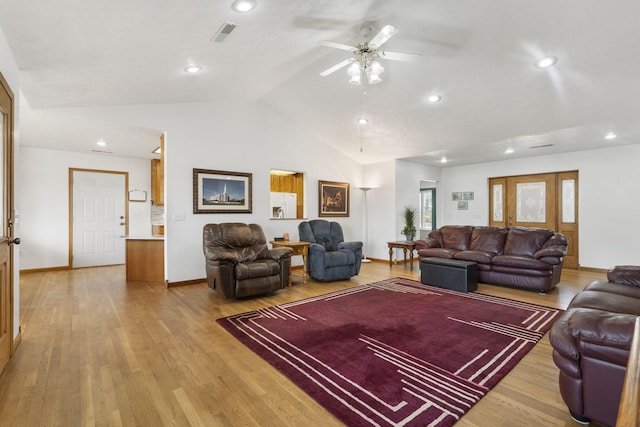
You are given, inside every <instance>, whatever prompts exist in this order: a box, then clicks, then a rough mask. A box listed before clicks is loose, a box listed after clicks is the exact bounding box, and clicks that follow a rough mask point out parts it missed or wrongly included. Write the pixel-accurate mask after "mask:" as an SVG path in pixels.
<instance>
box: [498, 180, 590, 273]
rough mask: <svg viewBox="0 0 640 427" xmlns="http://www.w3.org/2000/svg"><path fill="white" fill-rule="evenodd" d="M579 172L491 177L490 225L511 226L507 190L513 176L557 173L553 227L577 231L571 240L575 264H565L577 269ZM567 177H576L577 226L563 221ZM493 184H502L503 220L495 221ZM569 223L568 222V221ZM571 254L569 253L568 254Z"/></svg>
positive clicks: (578, 263) (561, 230)
mask: <svg viewBox="0 0 640 427" xmlns="http://www.w3.org/2000/svg"><path fill="white" fill-rule="evenodd" d="M579 172H580V171H578V170H570V171H556V172H541V173H533V174H524V175H511V176H497V177H490V178H488V180H487V185H488V186H489V218H488V219H489V225H491V226H499V227H509V225H508V221H509V220H508V218H507V215H508V209H507V191H508V182H509V180H510V179H511V178H529V177H531V178H535V177H542V176H545V175H551V174H553V175H555V189H554V191H555V199H554V200H553V203H554V208H555V209H554V213H553V215H554V217H555V218H554V227H553V229H554V230H555V231H556V232H559V233H563V232H564V230H568V229H571V231H575V236H576V237H575V238H574V239H571V240H570V244H572V245H573V247H572V248H571V249H570V251H572V252H573V253H572V254H571V256H572V257H574V258H575V263H574V264H575V265H574V264H571V265H565V266H566V267H567V268H575V269H579V268H580V255H579V250H578V248H579V242H580V237H579V229H580V224H579V222H578V221H579V220H578V217H579V215H578V212H579V209H578V208H579V205H578V204H579V194H578V188H579V177H580V176H579ZM565 178H570V179H575V189H574V191H575V194H574V197H575V201H574V204H575V212H574V214H575V227H572V226H565V225H563V224H565V223H563V222H562V214H563V209H564V207H563V205H562V188H561V186H562V182H563V180H564V179H565ZM493 185H502V196H501V203H502V206H501V208H502V209H501V215H502V221H495V220H494V218H493V213H494V204H495V203H496V200H494V194H493ZM567 224H568V223H567ZM568 255H569V254H568Z"/></svg>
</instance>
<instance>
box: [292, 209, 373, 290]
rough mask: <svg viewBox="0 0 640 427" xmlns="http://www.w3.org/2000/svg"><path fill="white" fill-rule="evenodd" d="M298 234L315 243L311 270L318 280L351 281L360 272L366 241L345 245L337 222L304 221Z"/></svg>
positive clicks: (310, 261) (311, 257)
mask: <svg viewBox="0 0 640 427" xmlns="http://www.w3.org/2000/svg"><path fill="white" fill-rule="evenodd" d="M298 233H299V234H300V240H302V241H304V242H310V243H311V244H310V245H309V258H308V261H307V268H308V269H309V275H310V276H311V277H313V278H314V279H316V280H322V281H330V280H341V279H349V278H351V277H353V276H356V275H358V273H359V272H360V263H361V262H362V242H345V241H344V236H343V234H342V227H341V226H340V224H338V223H337V222H329V221H325V220H322V219H314V220H311V221H305V222H301V223H300V224H299V225H298Z"/></svg>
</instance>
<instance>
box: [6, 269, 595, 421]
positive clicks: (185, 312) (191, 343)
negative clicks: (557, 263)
mask: <svg viewBox="0 0 640 427" xmlns="http://www.w3.org/2000/svg"><path fill="white" fill-rule="evenodd" d="M397 276H402V277H407V278H413V279H416V280H419V269H417V268H416V269H415V270H414V271H413V272H411V271H410V270H409V268H408V267H405V266H402V265H400V266H394V267H393V268H389V266H388V264H385V263H378V262H374V263H371V264H363V267H362V271H361V274H360V275H359V276H358V277H356V278H353V279H352V280H350V281H339V282H332V283H318V282H314V281H310V282H309V283H307V284H305V285H301V284H298V285H294V286H292V287H290V288H287V289H284V290H281V291H279V292H278V293H277V294H275V295H273V296H268V297H262V298H254V299H250V300H246V301H225V300H221V299H220V298H218V297H217V296H216V294H215V293H214V292H213V291H211V290H210V289H209V288H207V287H206V286H205V285H204V284H202V285H191V286H183V287H177V288H172V289H166V288H165V287H164V286H162V285H161V284H142V283H129V284H127V283H126V281H125V270H124V267H123V266H116V267H102V268H88V269H79V270H73V271H57V272H47V273H42V272H40V273H28V274H23V275H22V277H21V290H20V292H21V306H20V311H21V320H20V324H21V326H22V342H21V343H20V345H19V347H18V350H17V352H16V354H15V355H14V357H13V358H12V359H11V361H10V362H9V364H8V365H7V367H6V369H5V371H4V373H3V374H2V376H1V377H0V425H2V426H12V427H14V426H94V425H100V426H119V425H124V426H133V425H138V426H154V427H155V426H188V425H193V426H258V425H259V426H338V425H342V424H341V423H340V422H339V421H338V420H336V419H335V418H334V417H333V416H332V415H331V414H329V413H328V412H327V411H325V410H324V409H323V408H322V407H321V406H320V405H318V404H317V403H316V402H315V401H314V400H313V399H311V398H310V397H309V396H307V395H306V394H305V393H304V392H302V391H301V390H299V389H298V388H297V387H296V386H295V385H294V384H293V383H291V382H290V381H289V380H288V379H287V378H285V377H284V376H282V375H281V374H280V373H278V372H277V371H276V370H275V369H274V368H272V367H271V366H270V365H268V364H267V363H266V362H264V361H263V360H262V359H260V358H259V357H258V356H256V355H254V354H253V353H252V352H251V351H250V350H248V349H247V348H246V347H244V346H243V345H242V344H240V343H239V342H238V341H236V340H235V339H234V338H232V337H231V336H230V335H229V334H228V333H227V332H226V331H224V330H223V329H222V328H220V327H219V326H218V325H217V323H216V319H217V318H220V317H223V316H228V315H231V314H235V313H240V312H244V311H248V310H254V309H257V308H260V307H266V306H270V305H274V304H281V303H285V302H289V301H295V300H299V299H301V298H307V297H311V296H315V295H319V294H324V293H327V292H331V291H334V290H339V289H344V288H348V287H351V286H355V285H358V284H365V283H370V282H372V281H375V280H380V279H384V278H388V277H397ZM604 277H605V275H604V274H599V273H588V272H577V271H573V270H567V271H565V272H564V273H563V276H562V282H561V284H560V285H559V288H558V289H556V290H554V291H553V292H551V293H550V294H548V295H540V294H538V293H537V292H532V291H524V290H517V289H510V288H504V287H498V286H490V285H482V284H481V285H480V286H479V289H478V291H479V292H482V293H487V294H492V295H498V296H504V297H509V298H514V299H519V300H525V301H529V302H533V303H538V304H544V305H547V306H552V307H560V308H565V307H566V306H567V304H568V303H569V300H570V299H571V297H572V296H573V295H574V294H575V293H576V292H578V291H579V290H580V289H582V288H583V287H584V286H585V285H586V284H587V283H589V282H591V281H593V280H596V279H604ZM445 351H446V350H445ZM557 375H558V371H557V369H556V367H555V365H554V364H553V362H552V359H551V347H550V345H549V342H548V339H546V338H545V339H543V341H542V342H541V343H539V344H538V345H537V346H536V347H535V348H534V349H533V350H532V351H531V352H530V353H529V354H528V355H527V356H526V357H525V358H524V360H523V361H522V362H521V363H520V364H519V365H518V366H517V367H516V368H515V369H514V370H513V371H512V372H511V373H510V374H509V375H508V376H507V377H506V378H505V379H504V380H503V381H502V382H501V383H500V384H498V386H496V388H495V389H494V390H492V391H491V392H490V393H489V394H488V395H487V396H486V397H485V398H483V399H482V400H481V401H480V402H479V403H478V404H477V405H476V406H475V407H474V408H473V409H472V410H471V411H470V412H469V413H468V414H467V415H466V416H465V417H464V418H463V419H462V420H461V421H460V422H459V423H458V424H457V425H459V426H536V427H538V426H568V425H571V426H573V425H577V424H574V423H573V421H571V419H570V418H569V416H568V413H567V409H566V407H565V406H564V403H563V402H562V398H561V397H560V394H559V390H558V381H557Z"/></svg>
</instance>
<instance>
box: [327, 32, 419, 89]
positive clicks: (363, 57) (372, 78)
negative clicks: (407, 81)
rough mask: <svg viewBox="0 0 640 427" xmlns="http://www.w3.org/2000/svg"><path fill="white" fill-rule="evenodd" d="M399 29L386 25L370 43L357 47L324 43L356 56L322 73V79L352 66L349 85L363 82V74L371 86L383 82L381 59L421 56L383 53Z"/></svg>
mask: <svg viewBox="0 0 640 427" xmlns="http://www.w3.org/2000/svg"><path fill="white" fill-rule="evenodd" d="M397 32H398V29H397V28H395V27H394V26H393V25H385V26H384V27H383V28H382V30H380V32H379V33H378V34H376V35H375V36H373V38H372V39H371V40H370V41H369V42H363V43H359V44H358V45H356V46H349V45H346V44H342V43H336V42H332V41H324V42H323V43H322V44H324V45H325V46H329V47H333V48H336V49H341V50H347V51H349V52H351V53H353V54H354V55H355V56H354V57H352V58H349V59H345V60H344V61H342V62H339V63H338V64H336V65H334V66H332V67H329V68H327V69H326V70H324V71H323V72H321V73H320V75H321V76H322V77H326V76H328V75H329V74H331V73H334V72H336V71H338V70H340V69H342V68H344V67H346V66H347V65H349V64H351V66H350V67H349V68H348V70H347V74H348V75H349V77H350V79H349V83H351V84H355V85H359V84H360V83H361V81H362V73H364V74H365V75H366V76H367V81H368V82H369V84H377V83H380V82H381V81H382V79H381V78H380V74H382V72H383V71H384V67H383V66H382V65H380V62H379V61H378V60H379V59H390V60H392V61H405V62H411V61H415V60H416V59H417V58H418V57H419V56H420V54H418V53H401V52H389V51H382V50H380V47H382V45H383V44H384V43H386V42H387V41H388V40H389V39H390V38H391V37H393V35H394V34H395V33H397Z"/></svg>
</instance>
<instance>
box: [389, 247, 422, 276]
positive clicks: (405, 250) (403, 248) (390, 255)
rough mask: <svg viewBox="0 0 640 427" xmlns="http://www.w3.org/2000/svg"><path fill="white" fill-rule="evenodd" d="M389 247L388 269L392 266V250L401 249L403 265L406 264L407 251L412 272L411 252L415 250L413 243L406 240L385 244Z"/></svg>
mask: <svg viewBox="0 0 640 427" xmlns="http://www.w3.org/2000/svg"><path fill="white" fill-rule="evenodd" d="M387 246H389V267H391V266H392V265H393V249H394V248H396V249H402V251H403V252H404V263H405V264H406V263H407V251H409V260H410V261H409V267H410V268H411V271H413V250H414V249H415V248H416V244H415V242H409V241H407V240H401V241H399V242H387Z"/></svg>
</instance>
